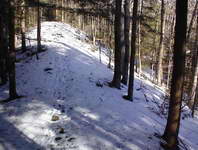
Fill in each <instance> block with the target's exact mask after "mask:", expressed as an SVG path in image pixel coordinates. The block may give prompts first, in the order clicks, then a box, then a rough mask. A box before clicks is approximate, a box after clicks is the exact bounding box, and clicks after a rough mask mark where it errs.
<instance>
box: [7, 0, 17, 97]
mask: <svg viewBox="0 0 198 150" xmlns="http://www.w3.org/2000/svg"><path fill="white" fill-rule="evenodd" d="M8 6H9V7H8V8H9V17H8V19H9V22H8V29H9V58H8V72H9V95H10V99H15V98H17V97H18V95H17V92H16V78H15V57H16V54H15V1H14V0H9V2H8Z"/></svg>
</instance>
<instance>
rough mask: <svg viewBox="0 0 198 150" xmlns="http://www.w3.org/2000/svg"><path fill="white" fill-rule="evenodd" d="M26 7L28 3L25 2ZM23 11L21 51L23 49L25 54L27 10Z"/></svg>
mask: <svg viewBox="0 0 198 150" xmlns="http://www.w3.org/2000/svg"><path fill="white" fill-rule="evenodd" d="M24 6H25V7H26V1H24ZM22 9H23V11H22V15H23V16H22V20H21V43H22V44H21V45H22V46H21V49H22V52H25V51H26V36H25V32H26V27H25V25H26V10H27V9H26V8H22Z"/></svg>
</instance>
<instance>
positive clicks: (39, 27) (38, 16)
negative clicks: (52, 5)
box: [36, 0, 41, 59]
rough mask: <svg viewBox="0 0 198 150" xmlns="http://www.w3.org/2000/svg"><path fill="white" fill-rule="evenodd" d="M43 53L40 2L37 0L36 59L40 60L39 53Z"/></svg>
mask: <svg viewBox="0 0 198 150" xmlns="http://www.w3.org/2000/svg"><path fill="white" fill-rule="evenodd" d="M40 51H41V18H40V0H37V53H36V58H37V59H39V57H38V53H39V52H40Z"/></svg>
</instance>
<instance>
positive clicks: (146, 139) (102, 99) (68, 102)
mask: <svg viewBox="0 0 198 150" xmlns="http://www.w3.org/2000/svg"><path fill="white" fill-rule="evenodd" d="M28 35H29V37H31V38H33V39H34V38H35V37H36V30H33V31H31V32H30V33H29V34H28ZM42 38H43V39H44V41H45V42H43V44H44V45H45V46H46V47H47V51H46V52H43V53H40V54H39V60H36V58H35V56H33V57H32V58H27V59H26V60H25V61H22V62H20V63H17V64H16V67H17V68H16V70H17V88H18V93H20V94H22V95H25V96H26V97H25V98H21V99H19V100H16V101H13V102H9V103H7V104H4V105H0V120H1V123H0V135H1V136H0V150H42V149H47V150H159V149H161V148H160V145H159V142H160V141H159V139H158V138H157V137H155V136H154V133H159V134H162V133H163V130H164V127H165V124H166V120H165V119H163V118H160V117H159V116H157V115H156V114H155V113H153V112H151V111H150V110H149V109H148V107H149V106H150V107H154V106H153V104H152V103H150V102H146V101H145V97H144V95H143V94H142V93H141V92H140V91H135V94H134V95H135V100H134V102H133V103H131V102H128V101H124V100H123V99H122V96H123V95H124V94H125V93H126V87H123V88H122V90H117V89H112V88H109V87H108V86H105V85H104V86H103V87H102V88H100V87H97V86H96V82H97V81H98V80H101V81H102V82H103V81H110V80H111V79H112V76H113V73H112V71H111V70H109V69H108V68H107V67H106V64H107V60H108V59H107V57H106V56H102V62H103V63H100V62H99V60H98V52H92V51H91V49H92V45H90V44H88V43H86V42H83V40H85V38H86V36H85V34H84V33H82V32H80V31H78V30H77V29H75V28H72V27H71V26H69V25H67V24H63V23H57V22H45V23H43V24H42ZM33 44H34V42H32V45H33ZM141 82H143V84H145V85H146V87H147V88H148V89H150V90H149V92H148V91H147V95H148V97H149V95H151V94H152V95H154V96H155V97H156V99H158V100H159V99H160V95H162V94H163V92H162V91H160V90H158V89H155V88H153V85H152V83H150V82H148V81H144V80H142V79H139V78H136V80H135V88H136V89H137V88H139V87H140V84H141ZM0 92H1V93H0V99H2V98H5V96H8V91H7V86H5V87H0ZM53 115H57V116H59V118H60V119H59V120H58V121H51V118H52V116H53ZM60 129H63V130H64V133H59V131H60ZM197 129H198V121H197V119H191V118H190V119H186V120H184V121H183V120H182V123H181V130H180V137H181V138H182V139H183V140H184V142H185V143H186V144H187V145H188V146H189V149H191V150H196V149H198V142H197V141H198V140H197V135H198V133H197V131H198V130H197Z"/></svg>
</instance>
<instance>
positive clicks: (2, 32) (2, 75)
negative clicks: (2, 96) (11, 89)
mask: <svg viewBox="0 0 198 150" xmlns="http://www.w3.org/2000/svg"><path fill="white" fill-rule="evenodd" d="M5 8H6V6H5V2H2V4H1V5H0V81H1V82H0V85H4V84H6V83H7V69H6V61H7V52H8V40H7V25H6V19H7V17H6V16H7V14H6V12H5Z"/></svg>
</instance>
